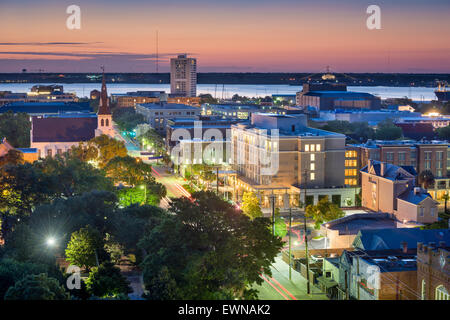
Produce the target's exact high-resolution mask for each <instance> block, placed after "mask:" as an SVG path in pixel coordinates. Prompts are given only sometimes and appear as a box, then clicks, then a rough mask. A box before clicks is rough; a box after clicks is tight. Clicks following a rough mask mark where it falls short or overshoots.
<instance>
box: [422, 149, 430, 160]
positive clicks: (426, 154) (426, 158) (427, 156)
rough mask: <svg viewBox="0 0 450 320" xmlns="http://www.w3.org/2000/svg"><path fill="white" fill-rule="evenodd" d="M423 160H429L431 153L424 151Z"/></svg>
mask: <svg viewBox="0 0 450 320" xmlns="http://www.w3.org/2000/svg"><path fill="white" fill-rule="evenodd" d="M424 153H425V160H431V151H425V152H424Z"/></svg>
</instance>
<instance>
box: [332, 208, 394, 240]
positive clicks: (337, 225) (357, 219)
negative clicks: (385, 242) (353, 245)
mask: <svg viewBox="0 0 450 320" xmlns="http://www.w3.org/2000/svg"><path fill="white" fill-rule="evenodd" d="M328 224H329V228H328V229H329V230H336V231H338V232H339V235H351V234H355V235H356V234H357V233H358V232H359V230H367V229H395V228H397V222H396V221H395V220H393V219H391V218H389V216H388V215H387V214H378V213H362V214H353V215H350V216H346V217H343V218H340V219H337V220H334V221H330V222H328Z"/></svg>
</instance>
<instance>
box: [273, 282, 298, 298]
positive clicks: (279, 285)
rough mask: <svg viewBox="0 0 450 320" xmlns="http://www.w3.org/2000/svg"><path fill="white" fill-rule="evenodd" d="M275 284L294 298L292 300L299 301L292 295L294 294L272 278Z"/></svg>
mask: <svg viewBox="0 0 450 320" xmlns="http://www.w3.org/2000/svg"><path fill="white" fill-rule="evenodd" d="M270 279H271V280H272V281H273V282H275V284H277V285H278V287H279V288H280V289H281V290H283V291H284V292H286V293H287V294H288V295H289V296H290V297H291V298H292V300H297V298H296V297H294V295H293V294H292V293H290V292H289V291H288V290H287V289H286V288H285V287H283V286H282V285H281V283H279V282H278V281H277V280H275V279H274V278H273V277H271V278H270Z"/></svg>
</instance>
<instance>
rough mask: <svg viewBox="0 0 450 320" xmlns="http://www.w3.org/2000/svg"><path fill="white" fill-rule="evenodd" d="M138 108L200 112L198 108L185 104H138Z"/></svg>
mask: <svg viewBox="0 0 450 320" xmlns="http://www.w3.org/2000/svg"><path fill="white" fill-rule="evenodd" d="M137 105H138V106H141V107H143V108H147V109H151V110H161V109H168V110H182V109H183V110H186V109H188V110H198V111H201V109H200V108H196V107H192V106H189V105H187V104H180V103H138V104H137Z"/></svg>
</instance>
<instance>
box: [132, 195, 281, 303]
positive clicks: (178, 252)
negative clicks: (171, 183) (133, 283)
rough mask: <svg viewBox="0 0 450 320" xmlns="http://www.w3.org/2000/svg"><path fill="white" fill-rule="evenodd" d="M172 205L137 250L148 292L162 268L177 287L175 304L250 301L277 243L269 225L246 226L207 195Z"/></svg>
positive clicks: (259, 220) (239, 216)
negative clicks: (140, 253)
mask: <svg viewBox="0 0 450 320" xmlns="http://www.w3.org/2000/svg"><path fill="white" fill-rule="evenodd" d="M192 198H193V199H187V198H179V199H174V200H173V202H172V206H171V208H170V211H171V212H173V213H174V214H165V215H163V216H161V217H160V218H159V220H155V222H154V224H153V225H152V227H151V228H149V229H148V230H147V232H146V234H145V236H144V238H143V239H142V240H141V241H140V242H139V246H140V247H141V248H142V249H143V250H144V251H145V252H146V256H145V259H144V261H143V263H142V264H141V265H142V267H143V271H144V273H143V276H144V283H145V285H146V287H147V288H148V289H149V288H150V287H151V286H152V283H154V282H155V281H158V280H155V277H158V275H160V272H161V270H162V268H163V267H164V266H166V267H167V268H168V272H169V274H170V278H171V279H173V280H174V281H175V283H176V284H177V288H178V290H177V292H176V297H175V298H176V299H181V298H183V299H217V298H238V299H251V298H255V297H256V295H257V293H256V292H255V290H252V289H251V285H252V284H253V283H258V284H261V283H262V281H263V280H262V279H261V277H260V276H259V274H260V273H261V272H263V273H265V274H268V275H270V274H271V273H270V265H271V264H272V263H273V261H274V258H275V256H276V255H277V254H278V253H279V251H280V249H281V247H282V245H283V244H282V242H281V240H280V239H279V238H277V237H273V236H272V234H271V232H270V230H269V226H270V220H269V219H267V218H256V219H254V220H253V221H251V220H250V218H249V217H247V216H246V215H244V214H241V213H240V212H239V211H237V210H236V209H235V207H234V206H233V205H231V204H230V203H228V202H226V201H224V200H222V199H221V198H219V197H218V196H217V195H215V194H214V193H213V192H196V193H194V194H192Z"/></svg>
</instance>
